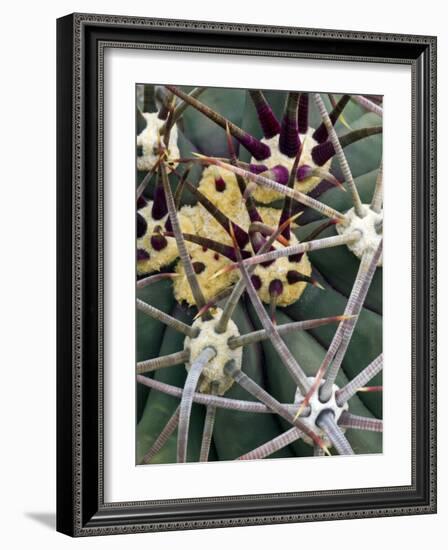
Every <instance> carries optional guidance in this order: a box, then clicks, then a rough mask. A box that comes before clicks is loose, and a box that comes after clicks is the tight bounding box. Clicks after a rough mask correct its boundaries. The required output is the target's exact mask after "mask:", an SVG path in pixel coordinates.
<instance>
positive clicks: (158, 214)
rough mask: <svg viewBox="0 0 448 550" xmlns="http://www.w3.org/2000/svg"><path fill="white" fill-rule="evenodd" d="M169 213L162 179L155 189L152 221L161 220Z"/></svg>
mask: <svg viewBox="0 0 448 550" xmlns="http://www.w3.org/2000/svg"><path fill="white" fill-rule="evenodd" d="M167 213H168V208H167V206H166V199H165V191H164V189H163V184H162V181H161V178H159V179H158V181H157V183H156V186H155V189H154V201H153V203H152V211H151V215H152V219H153V220H161V219H162V218H163V217H164V216H166V214H167Z"/></svg>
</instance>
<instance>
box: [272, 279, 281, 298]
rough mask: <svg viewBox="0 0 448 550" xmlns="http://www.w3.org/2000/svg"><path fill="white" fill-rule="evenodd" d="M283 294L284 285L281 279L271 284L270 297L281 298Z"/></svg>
mask: <svg viewBox="0 0 448 550" xmlns="http://www.w3.org/2000/svg"><path fill="white" fill-rule="evenodd" d="M282 292H283V283H282V282H281V281H280V279H274V280H273V281H271V282H270V283H269V294H270V296H280V294H281V293H282Z"/></svg>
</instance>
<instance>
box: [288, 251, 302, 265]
mask: <svg viewBox="0 0 448 550" xmlns="http://www.w3.org/2000/svg"><path fill="white" fill-rule="evenodd" d="M302 258H303V252H300V253H299V254H291V256H289V261H290V262H297V263H299V262H300V261H301V260H302Z"/></svg>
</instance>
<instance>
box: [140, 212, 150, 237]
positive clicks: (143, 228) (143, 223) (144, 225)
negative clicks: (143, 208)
mask: <svg viewBox="0 0 448 550" xmlns="http://www.w3.org/2000/svg"><path fill="white" fill-rule="evenodd" d="M147 228H148V224H147V223H146V220H145V218H144V217H143V216H142V215H141V214H139V213H138V212H137V239H140V238H141V237H143V235H144V234H145V233H146V229H147Z"/></svg>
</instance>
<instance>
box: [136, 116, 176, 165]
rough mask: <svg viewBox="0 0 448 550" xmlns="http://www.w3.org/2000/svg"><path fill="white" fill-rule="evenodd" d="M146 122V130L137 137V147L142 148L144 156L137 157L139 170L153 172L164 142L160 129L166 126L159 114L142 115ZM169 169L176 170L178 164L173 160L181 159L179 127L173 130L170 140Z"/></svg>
mask: <svg viewBox="0 0 448 550" xmlns="http://www.w3.org/2000/svg"><path fill="white" fill-rule="evenodd" d="M142 115H143V117H144V118H145V120H146V128H145V129H144V130H143V131H142V132H141V133H140V134H139V135H138V136H137V146H141V147H142V150H143V154H142V155H141V156H139V157H137V169H138V170H151V169H152V168H153V167H154V164H155V163H156V161H157V159H158V158H159V143H161V142H163V138H162V136H160V133H159V132H160V128H161V127H162V126H163V125H164V124H165V122H166V121H165V120H161V119H160V118H158V116H157V113H142ZM167 153H168V159H167V163H168V167H169V166H172V167H173V168H176V166H177V165H178V163H177V162H176V163H173V162H172V159H178V158H179V157H180V153H179V148H178V146H177V126H176V124H175V125H174V126H173V127H172V128H171V132H170V139H169V143H168V148H167Z"/></svg>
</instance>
